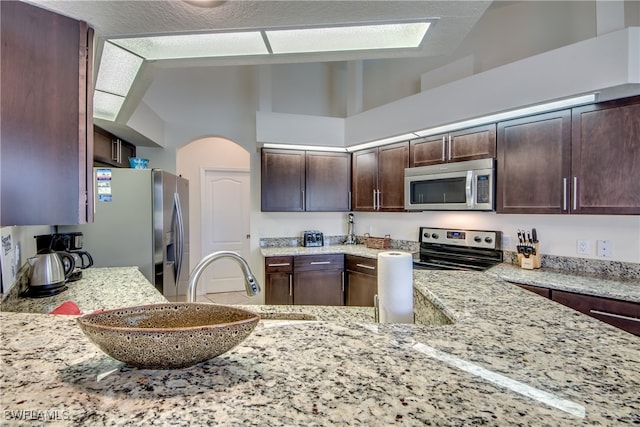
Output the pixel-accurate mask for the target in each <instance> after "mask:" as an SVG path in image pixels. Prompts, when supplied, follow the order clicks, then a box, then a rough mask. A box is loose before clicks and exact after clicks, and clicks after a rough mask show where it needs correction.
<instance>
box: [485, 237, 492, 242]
mask: <svg viewBox="0 0 640 427" xmlns="http://www.w3.org/2000/svg"><path fill="white" fill-rule="evenodd" d="M484 241H485V242H487V243H491V242H493V239H492V238H491V237H485V238H484Z"/></svg>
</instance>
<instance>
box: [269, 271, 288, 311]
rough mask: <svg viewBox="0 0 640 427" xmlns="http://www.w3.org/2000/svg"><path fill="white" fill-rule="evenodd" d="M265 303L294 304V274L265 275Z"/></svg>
mask: <svg viewBox="0 0 640 427" xmlns="http://www.w3.org/2000/svg"><path fill="white" fill-rule="evenodd" d="M265 280H266V283H265V291H264V303H265V304H267V305H283V304H284V305H290V304H293V275H292V273H267V274H265Z"/></svg>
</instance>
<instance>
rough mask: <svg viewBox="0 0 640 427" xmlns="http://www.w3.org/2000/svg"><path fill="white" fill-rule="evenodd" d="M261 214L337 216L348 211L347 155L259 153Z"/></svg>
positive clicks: (349, 168)
mask: <svg viewBox="0 0 640 427" xmlns="http://www.w3.org/2000/svg"><path fill="white" fill-rule="evenodd" d="M261 188H262V196H261V199H262V211H263V212H304V211H308V212H311V211H313V212H321V211H325V212H341V211H348V210H349V209H350V190H351V157H350V155H349V154H348V153H334V152H320V151H317V152H316V151H303V150H279V149H264V148H263V149H262V156H261Z"/></svg>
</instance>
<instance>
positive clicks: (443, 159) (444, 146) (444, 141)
mask: <svg viewBox="0 0 640 427" xmlns="http://www.w3.org/2000/svg"><path fill="white" fill-rule="evenodd" d="M445 138H446V136H444V135H442V161H443V162H444V161H445V160H447V159H446V157H445V155H444V153H445V150H446V145H447V143H446V140H445Z"/></svg>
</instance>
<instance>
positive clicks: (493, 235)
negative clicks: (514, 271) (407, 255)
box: [413, 227, 502, 271]
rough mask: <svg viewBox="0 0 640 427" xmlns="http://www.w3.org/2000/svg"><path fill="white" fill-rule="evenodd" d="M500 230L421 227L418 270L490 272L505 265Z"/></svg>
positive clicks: (415, 265)
mask: <svg viewBox="0 0 640 427" xmlns="http://www.w3.org/2000/svg"><path fill="white" fill-rule="evenodd" d="M501 240H502V233H501V232H500V231H483V230H457V229H447V228H432V227H420V237H419V242H420V258H419V260H417V261H414V263H413V268H414V269H415V270H478V271H481V270H486V269H487V268H490V267H492V266H494V265H496V264H499V263H501V262H502V251H501V250H500V242H501Z"/></svg>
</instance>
